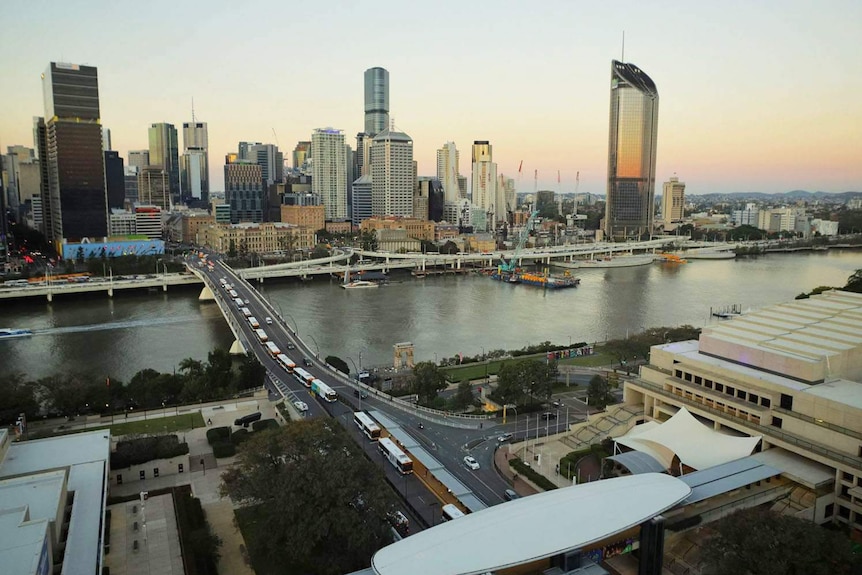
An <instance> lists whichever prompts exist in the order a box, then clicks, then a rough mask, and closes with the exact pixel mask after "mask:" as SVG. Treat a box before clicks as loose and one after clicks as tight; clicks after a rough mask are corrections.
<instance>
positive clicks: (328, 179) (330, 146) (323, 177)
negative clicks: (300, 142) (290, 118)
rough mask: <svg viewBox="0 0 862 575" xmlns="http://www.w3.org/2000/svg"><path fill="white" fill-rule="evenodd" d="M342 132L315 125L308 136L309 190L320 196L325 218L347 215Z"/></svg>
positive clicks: (330, 218)
mask: <svg viewBox="0 0 862 575" xmlns="http://www.w3.org/2000/svg"><path fill="white" fill-rule="evenodd" d="M345 152H346V149H345V147H344V132H343V131H341V130H336V129H334V128H322V129H320V128H318V129H317V130H314V133H313V134H312V135H311V157H312V158H313V161H312V163H311V168H312V170H311V173H312V177H311V189H312V191H313V192H314V193H315V194H318V195H319V196H320V197H321V199H323V206H324V208H325V213H326V219H327V220H343V219H345V218H346V217H347V158H346V157H345Z"/></svg>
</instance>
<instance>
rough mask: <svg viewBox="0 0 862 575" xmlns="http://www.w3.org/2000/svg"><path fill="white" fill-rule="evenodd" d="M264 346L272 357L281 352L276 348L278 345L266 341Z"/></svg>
mask: <svg viewBox="0 0 862 575" xmlns="http://www.w3.org/2000/svg"><path fill="white" fill-rule="evenodd" d="M264 345H265V346H266V350H267V351H268V352H269V355H271V356H272V357H278V356H279V355H280V354H281V350H280V349H278V346H277V345H275V344H274V343H272V342H271V341H268V342H266V343H265V344H264Z"/></svg>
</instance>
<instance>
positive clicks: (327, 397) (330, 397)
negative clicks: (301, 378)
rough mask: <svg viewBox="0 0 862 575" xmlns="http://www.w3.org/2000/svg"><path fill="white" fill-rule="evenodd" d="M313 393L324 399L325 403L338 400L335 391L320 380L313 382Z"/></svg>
mask: <svg viewBox="0 0 862 575" xmlns="http://www.w3.org/2000/svg"><path fill="white" fill-rule="evenodd" d="M311 393H315V394H317V396H318V397H320V398H322V399H323V400H324V401H328V402H329V403H332V402H333V401H336V400H337V399H338V394H337V393H335V390H333V389H332V388H331V387H329V386H328V385H326V384H325V383H323V382H322V381H320V380H319V379H314V380H312V381H311Z"/></svg>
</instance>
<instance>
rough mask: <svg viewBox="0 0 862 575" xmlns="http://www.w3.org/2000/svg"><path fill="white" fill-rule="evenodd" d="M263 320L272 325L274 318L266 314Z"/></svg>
mask: <svg viewBox="0 0 862 575" xmlns="http://www.w3.org/2000/svg"><path fill="white" fill-rule="evenodd" d="M263 321H265V322H266V325H272V318H271V317H269V316H266V317H265V318H264V320H263Z"/></svg>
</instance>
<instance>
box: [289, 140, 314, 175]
mask: <svg viewBox="0 0 862 575" xmlns="http://www.w3.org/2000/svg"><path fill="white" fill-rule="evenodd" d="M310 157H311V142H307V141H303V142H297V143H296V147H295V148H294V149H293V171H294V172H296V173H297V174H299V173H301V172H302V171H303V170H304V169H305V167H306V163H307V162H308V159H309V158H310Z"/></svg>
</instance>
